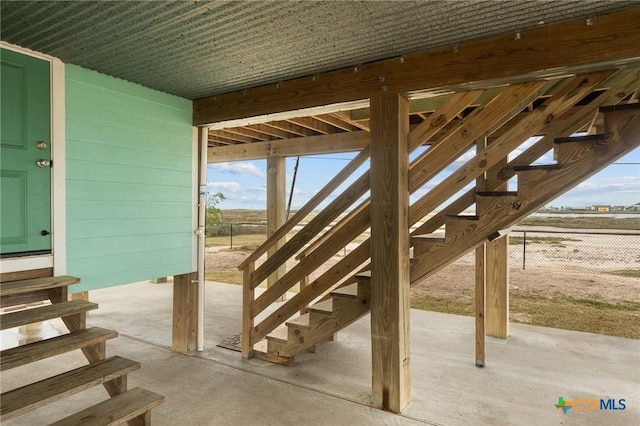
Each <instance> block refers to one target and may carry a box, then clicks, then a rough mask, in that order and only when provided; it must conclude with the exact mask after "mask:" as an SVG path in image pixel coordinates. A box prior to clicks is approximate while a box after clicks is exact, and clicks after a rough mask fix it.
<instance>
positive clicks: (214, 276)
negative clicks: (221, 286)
mask: <svg viewBox="0 0 640 426" xmlns="http://www.w3.org/2000/svg"><path fill="white" fill-rule="evenodd" d="M205 280H208V281H218V282H222V283H228V284H239V285H242V271H228V270H224V271H217V270H213V271H207V272H206V273H205Z"/></svg>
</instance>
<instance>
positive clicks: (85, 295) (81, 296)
mask: <svg viewBox="0 0 640 426" xmlns="http://www.w3.org/2000/svg"><path fill="white" fill-rule="evenodd" d="M69 300H84V301H85V302H88V301H89V292H88V291H79V292H77V293H72V294H71V295H69Z"/></svg>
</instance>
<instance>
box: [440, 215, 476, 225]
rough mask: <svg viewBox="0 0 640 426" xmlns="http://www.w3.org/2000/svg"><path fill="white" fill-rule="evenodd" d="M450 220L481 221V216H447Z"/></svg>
mask: <svg viewBox="0 0 640 426" xmlns="http://www.w3.org/2000/svg"><path fill="white" fill-rule="evenodd" d="M445 217H446V218H447V219H448V220H480V216H476V215H464V214H458V215H455V214H454V215H447V216H445ZM445 226H446V222H445Z"/></svg>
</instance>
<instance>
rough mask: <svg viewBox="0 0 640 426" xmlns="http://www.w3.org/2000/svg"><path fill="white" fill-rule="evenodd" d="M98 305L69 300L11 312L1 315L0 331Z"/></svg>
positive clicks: (94, 307) (85, 310)
mask: <svg viewBox="0 0 640 426" xmlns="http://www.w3.org/2000/svg"><path fill="white" fill-rule="evenodd" d="M97 308H98V305H97V304H95V303H91V302H87V301H84V300H71V301H69V302H62V303H54V304H52V305H47V306H41V307H38V308H33V309H25V310H22V311H16V312H11V313H8V314H4V315H2V318H1V319H0V330H6V329H8V328H13V327H20V326H22V325H27V324H33V323H36V322H41V321H46V320H49V319H53V318H61V317H66V316H69V315H75V314H79V313H82V312H87V311H90V310H93V309H97Z"/></svg>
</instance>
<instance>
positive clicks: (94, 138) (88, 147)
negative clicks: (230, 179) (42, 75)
mask: <svg viewBox="0 0 640 426" xmlns="http://www.w3.org/2000/svg"><path fill="white" fill-rule="evenodd" d="M65 75H66V77H65V80H66V136H67V137H66V174H67V179H66V191H67V273H68V274H69V275H74V276H77V277H80V278H81V279H82V283H81V284H79V285H77V286H74V287H73V288H72V289H71V290H72V291H74V292H76V291H85V290H93V289H97V288H101V287H108V286H113V285H119V284H127V283H131V282H135V281H141V280H148V279H151V278H156V277H162V276H170V275H176V274H183V273H187V272H191V271H192V238H193V230H192V219H191V218H192V167H193V166H192V161H193V155H192V127H191V113H192V111H191V101H188V100H186V99H182V98H178V97H175V96H171V95H167V94H164V93H160V92H157V91H154V90H151V89H147V88H145V87H142V86H139V85H136V84H133V83H129V82H126V81H123V80H119V79H116V78H112V77H109V76H106V75H103V74H100V73H97V72H94V71H89V70H86V69H84V68H81V67H78V66H75V65H66V67H65Z"/></svg>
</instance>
